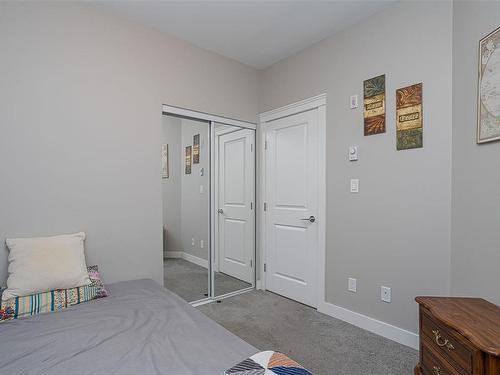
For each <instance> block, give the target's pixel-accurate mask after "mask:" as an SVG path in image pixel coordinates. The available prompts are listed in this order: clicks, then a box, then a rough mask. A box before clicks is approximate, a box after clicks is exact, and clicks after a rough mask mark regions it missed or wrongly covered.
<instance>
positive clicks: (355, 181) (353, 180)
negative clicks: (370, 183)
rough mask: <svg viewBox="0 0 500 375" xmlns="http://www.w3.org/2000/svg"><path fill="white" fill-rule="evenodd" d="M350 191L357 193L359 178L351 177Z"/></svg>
mask: <svg viewBox="0 0 500 375" xmlns="http://www.w3.org/2000/svg"><path fill="white" fill-rule="evenodd" d="M351 193H359V179H357V178H351Z"/></svg>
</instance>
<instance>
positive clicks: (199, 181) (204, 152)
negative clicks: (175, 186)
mask: <svg viewBox="0 0 500 375" xmlns="http://www.w3.org/2000/svg"><path fill="white" fill-rule="evenodd" d="M195 134H199V135H200V163H199V164H192V165H191V174H185V173H184V164H183V167H182V195H181V202H182V208H181V221H182V224H181V227H182V244H183V247H184V251H185V252H186V253H188V254H191V255H194V256H196V257H198V258H202V259H208V250H209V247H208V245H209V243H208V231H209V209H210V192H209V184H210V173H209V165H210V164H209V147H208V134H209V126H208V123H206V122H201V121H193V120H182V141H181V144H182V155H184V152H185V148H186V146H192V145H193V135H195ZM182 162H183V163H184V157H183V158H182ZM202 168H203V170H204V173H203V176H200V170H201V169H202ZM200 185H203V193H200ZM193 238H194V240H195V245H194V246H193V245H192V242H191V239H193ZM200 240H203V241H204V247H203V249H202V248H201V247H200Z"/></svg>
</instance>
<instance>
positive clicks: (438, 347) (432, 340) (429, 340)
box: [421, 314, 475, 374]
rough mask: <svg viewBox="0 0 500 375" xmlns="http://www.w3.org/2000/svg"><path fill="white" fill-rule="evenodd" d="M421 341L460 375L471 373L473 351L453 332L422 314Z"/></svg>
mask: <svg viewBox="0 0 500 375" xmlns="http://www.w3.org/2000/svg"><path fill="white" fill-rule="evenodd" d="M421 324H422V327H421V330H422V333H423V335H422V336H423V337H421V340H422V341H423V342H424V343H425V345H427V346H428V347H430V348H432V349H433V350H434V351H435V352H436V353H439V354H440V355H441V356H442V357H443V358H445V359H446V360H447V361H448V362H449V363H451V364H452V365H454V367H455V368H456V369H457V371H458V373H460V374H472V373H473V358H474V353H475V351H474V349H473V348H472V347H470V346H469V345H468V344H467V343H465V342H464V341H462V340H460V339H459V338H458V337H457V335H456V334H455V333H453V331H451V330H449V329H448V328H446V327H445V326H443V325H441V324H438V323H437V322H435V321H434V320H433V319H432V318H431V317H430V316H429V315H427V314H422V323H421Z"/></svg>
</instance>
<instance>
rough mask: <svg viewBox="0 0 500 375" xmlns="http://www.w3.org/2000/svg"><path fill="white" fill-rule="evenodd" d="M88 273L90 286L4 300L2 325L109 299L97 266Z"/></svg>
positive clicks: (1, 313)
mask: <svg viewBox="0 0 500 375" xmlns="http://www.w3.org/2000/svg"><path fill="white" fill-rule="evenodd" d="M87 271H88V273H89V278H90V281H91V284H90V285H84V286H79V287H76V288H70V289H57V290H51V291H50V292H44V293H38V294H32V295H30V296H23V297H14V298H10V299H8V300H5V301H3V300H2V303H1V305H0V323H1V322H4V321H6V320H11V319H18V318H23V317H26V316H32V315H37V314H43V313H46V312H52V311H58V310H63V309H65V308H67V307H70V306H73V305H77V304H79V303H83V302H87V301H90V300H93V299H96V298H102V297H107V295H108V292H107V291H106V289H105V288H104V285H103V283H102V281H101V277H100V275H99V271H98V269H97V266H90V267H87ZM2 291H3V289H1V290H0V292H2ZM0 295H1V293H0Z"/></svg>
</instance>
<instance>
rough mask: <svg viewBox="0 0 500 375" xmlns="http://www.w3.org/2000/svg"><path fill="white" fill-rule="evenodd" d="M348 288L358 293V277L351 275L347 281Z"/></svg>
mask: <svg viewBox="0 0 500 375" xmlns="http://www.w3.org/2000/svg"><path fill="white" fill-rule="evenodd" d="M347 290H348V291H349V292H353V293H356V279H355V278H352V277H349V279H348V281H347Z"/></svg>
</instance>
